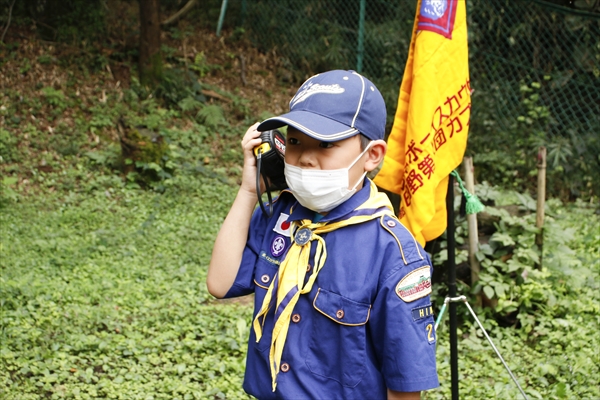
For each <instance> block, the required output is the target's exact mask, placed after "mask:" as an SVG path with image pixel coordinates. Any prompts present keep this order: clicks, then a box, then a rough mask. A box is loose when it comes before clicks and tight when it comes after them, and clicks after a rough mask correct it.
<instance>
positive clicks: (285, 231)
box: [273, 213, 291, 237]
mask: <svg viewBox="0 0 600 400" xmlns="http://www.w3.org/2000/svg"><path fill="white" fill-rule="evenodd" d="M288 217H289V215H287V214H286V213H281V214H279V219H277V223H276V224H275V227H274V228H273V230H274V231H275V232H277V233H279V234H280V235H283V236H285V237H290V225H291V224H290V223H289V222H288Z"/></svg>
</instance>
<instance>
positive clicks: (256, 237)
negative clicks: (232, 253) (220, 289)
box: [224, 208, 267, 298]
mask: <svg viewBox="0 0 600 400" xmlns="http://www.w3.org/2000/svg"><path fill="white" fill-rule="evenodd" d="M266 228H267V226H266V221H265V218H264V216H263V215H262V212H261V210H260V209H259V208H257V209H256V210H254V214H252V219H251V220H250V229H249V230H248V239H247V241H246V247H245V248H244V252H243V254H242V262H241V263H240V268H239V270H238V273H237V275H236V277H235V281H234V282H233V285H232V286H231V288H230V289H229V291H228V292H227V293H226V294H225V296H224V298H231V297H239V296H245V295H248V294H251V293H253V292H254V288H255V284H254V269H255V267H256V263H257V259H258V255H259V251H260V246H261V243H262V241H263V239H264V236H265V231H266Z"/></svg>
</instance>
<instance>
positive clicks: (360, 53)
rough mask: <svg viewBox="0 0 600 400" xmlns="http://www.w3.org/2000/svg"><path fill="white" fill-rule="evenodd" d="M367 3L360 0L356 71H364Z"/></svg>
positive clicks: (364, 0)
mask: <svg viewBox="0 0 600 400" xmlns="http://www.w3.org/2000/svg"><path fill="white" fill-rule="evenodd" d="M365 4H366V0H360V12H359V14H358V49H357V59H356V72H358V73H362V67H363V57H364V53H365Z"/></svg>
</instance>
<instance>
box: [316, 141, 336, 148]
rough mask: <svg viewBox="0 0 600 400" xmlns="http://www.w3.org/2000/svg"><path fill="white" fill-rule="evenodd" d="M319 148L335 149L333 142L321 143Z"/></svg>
mask: <svg viewBox="0 0 600 400" xmlns="http://www.w3.org/2000/svg"><path fill="white" fill-rule="evenodd" d="M319 147H322V148H324V149H329V148H331V147H333V143H331V142H321V143H319Z"/></svg>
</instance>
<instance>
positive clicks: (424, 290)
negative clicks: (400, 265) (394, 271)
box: [396, 266, 431, 303]
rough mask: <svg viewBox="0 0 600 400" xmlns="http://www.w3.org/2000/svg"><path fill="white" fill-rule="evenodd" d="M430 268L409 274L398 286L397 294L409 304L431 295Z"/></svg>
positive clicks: (416, 270) (426, 267) (419, 269)
mask: <svg viewBox="0 0 600 400" xmlns="http://www.w3.org/2000/svg"><path fill="white" fill-rule="evenodd" d="M430 271H431V270H430V267H428V266H425V267H421V268H417V269H415V270H414V271H411V272H409V273H408V274H407V275H406V276H405V277H404V278H402V279H401V280H400V282H398V284H397V285H396V294H397V295H398V297H400V298H401V299H402V300H404V301H405V302H407V303H410V302H411V301H415V300H417V299H420V298H421V297H425V296H427V295H429V294H430V293H431V272H430Z"/></svg>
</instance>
